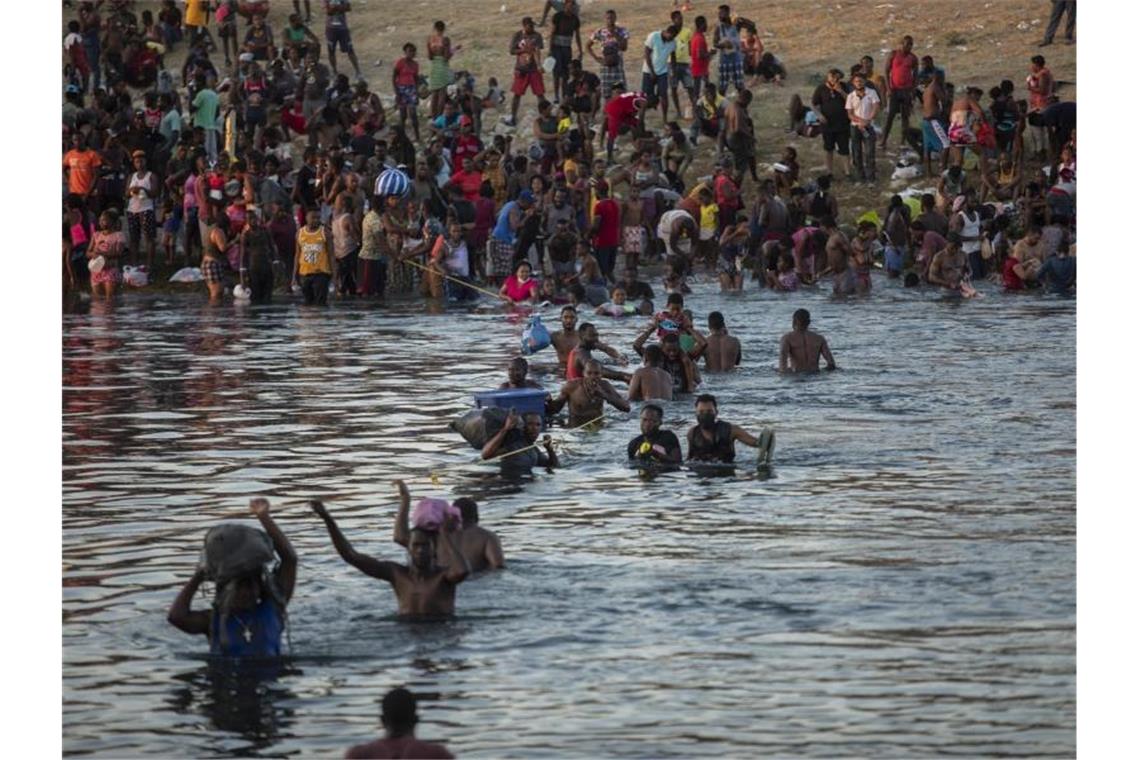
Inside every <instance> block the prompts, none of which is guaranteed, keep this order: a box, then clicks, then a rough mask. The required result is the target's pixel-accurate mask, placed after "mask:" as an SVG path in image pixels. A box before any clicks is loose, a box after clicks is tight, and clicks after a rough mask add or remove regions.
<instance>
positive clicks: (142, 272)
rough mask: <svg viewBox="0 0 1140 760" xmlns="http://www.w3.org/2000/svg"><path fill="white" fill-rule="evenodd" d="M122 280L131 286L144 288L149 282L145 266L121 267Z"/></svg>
mask: <svg viewBox="0 0 1140 760" xmlns="http://www.w3.org/2000/svg"><path fill="white" fill-rule="evenodd" d="M123 282H124V283H126V284H127V285H130V286H131V287H132V288H145V287H146V286H147V284H148V283H149V282H150V278H149V277H148V276H147V272H146V267H132V266H125V267H123Z"/></svg>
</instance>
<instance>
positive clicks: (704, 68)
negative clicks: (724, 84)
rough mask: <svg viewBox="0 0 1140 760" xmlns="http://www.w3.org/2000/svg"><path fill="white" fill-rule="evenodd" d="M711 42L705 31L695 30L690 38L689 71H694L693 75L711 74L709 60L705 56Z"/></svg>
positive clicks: (703, 75) (704, 75) (705, 75)
mask: <svg viewBox="0 0 1140 760" xmlns="http://www.w3.org/2000/svg"><path fill="white" fill-rule="evenodd" d="M708 52H709V43H708V41H707V40H706V39H705V33H704V32H697V31H694V32H693V36H692V38H691V39H690V40H689V58H690V59H691V62H690V63H689V71H691V72H692V74H693V77H694V78H696V77H707V76H708V75H709V62H708V61H707V60H706V59H705V57H704V56H706V55H708Z"/></svg>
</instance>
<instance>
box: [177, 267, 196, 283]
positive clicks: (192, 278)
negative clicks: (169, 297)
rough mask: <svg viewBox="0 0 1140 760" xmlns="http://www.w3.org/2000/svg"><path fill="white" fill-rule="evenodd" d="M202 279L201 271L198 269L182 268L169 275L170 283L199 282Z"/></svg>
mask: <svg viewBox="0 0 1140 760" xmlns="http://www.w3.org/2000/svg"><path fill="white" fill-rule="evenodd" d="M203 279H204V278H203V277H202V270H201V269H199V268H198V267H182V268H181V269H179V270H178V271H177V272H175V273H174V274H172V275H170V281H171V282H201V281H202V280H203Z"/></svg>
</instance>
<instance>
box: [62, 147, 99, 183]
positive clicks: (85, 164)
mask: <svg viewBox="0 0 1140 760" xmlns="http://www.w3.org/2000/svg"><path fill="white" fill-rule="evenodd" d="M63 165H64V167H65V168H66V169H67V170H68V171H67V192H69V193H74V194H76V195H88V194H89V193H90V192H91V191H92V190H94V189H95V179H96V173H95V170H96V169H98V168H99V167H100V166H102V165H103V159H102V158H101V157H100V156H99V153H98V151H94V150H91V149H87V150H75V149H74V148H72V149H71V150H69V151H67V153H66V154H65V155H64V157H63Z"/></svg>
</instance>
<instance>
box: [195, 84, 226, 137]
mask: <svg viewBox="0 0 1140 760" xmlns="http://www.w3.org/2000/svg"><path fill="white" fill-rule="evenodd" d="M219 102H220V98H218V93H216V92H214V91H213V90H211V89H209V88H207V89H204V90H202V91H200V92H199V93H198V94H197V95H195V96H194V126H195V127H201V128H202V129H213V130H217V128H218V103H219Z"/></svg>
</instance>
